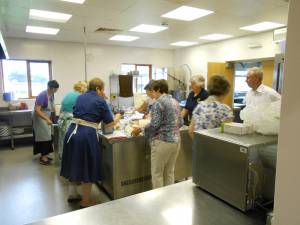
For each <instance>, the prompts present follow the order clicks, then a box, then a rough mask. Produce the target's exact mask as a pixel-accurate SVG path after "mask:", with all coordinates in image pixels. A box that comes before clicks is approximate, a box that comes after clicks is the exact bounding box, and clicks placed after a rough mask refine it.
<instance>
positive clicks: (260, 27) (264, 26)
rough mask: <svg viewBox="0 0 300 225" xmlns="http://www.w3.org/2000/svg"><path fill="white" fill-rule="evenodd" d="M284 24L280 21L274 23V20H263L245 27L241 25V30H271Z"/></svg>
mask: <svg viewBox="0 0 300 225" xmlns="http://www.w3.org/2000/svg"><path fill="white" fill-rule="evenodd" d="M283 26H284V25H283V24H280V23H273V22H262V23H257V24H253V25H249V26H245V27H241V28H240V29H241V30H249V31H264V30H271V29H275V28H278V27H283Z"/></svg>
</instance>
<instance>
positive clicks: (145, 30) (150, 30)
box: [130, 24, 168, 33]
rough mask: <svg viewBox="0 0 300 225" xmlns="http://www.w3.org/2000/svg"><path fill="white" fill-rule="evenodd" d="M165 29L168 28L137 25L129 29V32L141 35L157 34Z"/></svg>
mask: <svg viewBox="0 0 300 225" xmlns="http://www.w3.org/2000/svg"><path fill="white" fill-rule="evenodd" d="M166 29H168V27H166V26H156V25H148V24H141V25H138V26H136V27H134V28H132V29H130V31H135V32H142V33H157V32H160V31H163V30H166Z"/></svg>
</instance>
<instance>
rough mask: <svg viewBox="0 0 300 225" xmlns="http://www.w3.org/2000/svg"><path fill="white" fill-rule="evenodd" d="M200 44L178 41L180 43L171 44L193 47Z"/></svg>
mask: <svg viewBox="0 0 300 225" xmlns="http://www.w3.org/2000/svg"><path fill="white" fill-rule="evenodd" d="M196 44H198V42H192V41H178V42H174V43H171V44H170V45H174V46H184V47H186V46H192V45H196Z"/></svg>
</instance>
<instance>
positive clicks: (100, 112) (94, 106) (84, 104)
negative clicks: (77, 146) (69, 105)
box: [73, 91, 113, 124]
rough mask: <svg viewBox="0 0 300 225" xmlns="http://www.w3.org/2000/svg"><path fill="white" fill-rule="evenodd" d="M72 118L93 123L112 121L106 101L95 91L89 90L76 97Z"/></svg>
mask: <svg viewBox="0 0 300 225" xmlns="http://www.w3.org/2000/svg"><path fill="white" fill-rule="evenodd" d="M73 116H74V118H78V119H82V120H86V121H89V122H93V123H100V122H101V121H103V122H104V123H106V124H108V123H111V122H113V115H112V112H111V110H110V109H109V107H108V105H107V103H106V101H105V100H104V99H103V98H102V97H100V96H98V95H97V93H96V92H95V91H89V92H86V93H84V94H82V95H80V96H79V97H78V98H77V101H76V103H75V105H74V108H73Z"/></svg>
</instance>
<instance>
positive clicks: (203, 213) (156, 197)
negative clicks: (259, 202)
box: [31, 181, 265, 225]
mask: <svg viewBox="0 0 300 225" xmlns="http://www.w3.org/2000/svg"><path fill="white" fill-rule="evenodd" d="M63 224H72V225H83V224H88V225H264V224H265V219H264V215H262V214H259V213H257V212H250V213H247V214H244V213H243V212H241V211H239V210H237V209H235V208H233V207H231V206H229V205H227V204H226V203H224V202H223V201H220V200H219V199H217V198H214V197H213V196H211V195H210V194H208V193H207V192H204V191H202V190H201V189H199V188H197V187H196V186H195V185H194V184H192V182H191V181H184V182H181V183H178V184H174V185H170V186H167V187H163V188H160V189H156V190H152V191H148V192H144V193H141V194H137V195H133V196H130V197H127V198H123V199H119V200H115V201H111V202H108V203H104V204H101V205H97V206H93V207H90V208H86V209H82V210H77V211H74V212H71V213H66V214H63V215H59V216H55V217H52V218H48V219H45V220H42V221H40V222H36V223H32V224H31V225H63Z"/></svg>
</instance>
